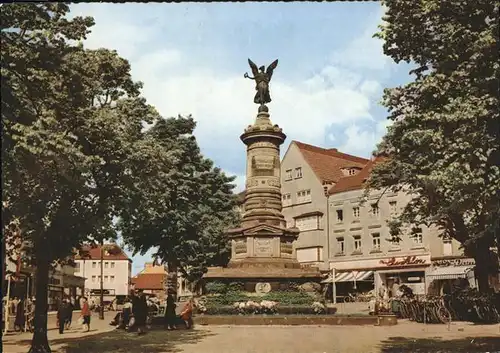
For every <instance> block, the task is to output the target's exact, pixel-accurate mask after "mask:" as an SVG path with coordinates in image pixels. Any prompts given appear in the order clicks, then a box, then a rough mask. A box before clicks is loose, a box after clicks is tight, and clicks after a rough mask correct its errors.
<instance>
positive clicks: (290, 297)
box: [262, 291, 314, 305]
mask: <svg viewBox="0 0 500 353" xmlns="http://www.w3.org/2000/svg"><path fill="white" fill-rule="evenodd" d="M262 300H271V301H275V302H278V303H280V304H281V305H307V304H312V303H313V302H314V299H313V298H312V297H311V296H310V295H308V294H307V293H304V292H295V291H281V292H269V293H267V294H266V295H264V296H263V297H262Z"/></svg>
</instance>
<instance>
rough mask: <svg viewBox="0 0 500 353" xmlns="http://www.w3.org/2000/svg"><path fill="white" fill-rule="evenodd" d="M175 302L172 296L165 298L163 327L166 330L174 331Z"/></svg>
mask: <svg viewBox="0 0 500 353" xmlns="http://www.w3.org/2000/svg"><path fill="white" fill-rule="evenodd" d="M175 307H176V305H175V300H174V297H173V295H172V294H169V295H168V296H167V308H166V310H165V327H166V329H167V330H175V320H176V315H175Z"/></svg>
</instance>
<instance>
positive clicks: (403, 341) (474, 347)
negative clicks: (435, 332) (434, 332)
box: [380, 337, 500, 353]
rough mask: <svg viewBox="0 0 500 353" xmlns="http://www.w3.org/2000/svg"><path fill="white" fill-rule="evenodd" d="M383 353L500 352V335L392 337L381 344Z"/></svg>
mask: <svg viewBox="0 0 500 353" xmlns="http://www.w3.org/2000/svg"><path fill="white" fill-rule="evenodd" d="M380 352H381V353H410V352H412V353H486V352H491V353H493V352H500V337H466V338H459V339H452V340H443V339H442V338H441V337H434V338H411V337H410V338H405V337H391V338H389V339H388V340H385V341H382V342H381V344H380Z"/></svg>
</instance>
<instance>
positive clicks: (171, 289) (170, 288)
mask: <svg viewBox="0 0 500 353" xmlns="http://www.w3.org/2000/svg"><path fill="white" fill-rule="evenodd" d="M167 271H168V273H167V294H172V295H173V297H174V299H175V300H177V265H176V264H174V263H173V262H169V263H168V264H167Z"/></svg>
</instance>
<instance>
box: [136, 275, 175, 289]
mask: <svg viewBox="0 0 500 353" xmlns="http://www.w3.org/2000/svg"><path fill="white" fill-rule="evenodd" d="M166 277H167V275H166V274H164V273H143V274H139V275H137V276H135V277H133V278H132V284H134V287H135V289H151V290H152V289H163V288H164V285H163V283H164V281H165V278H166Z"/></svg>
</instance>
